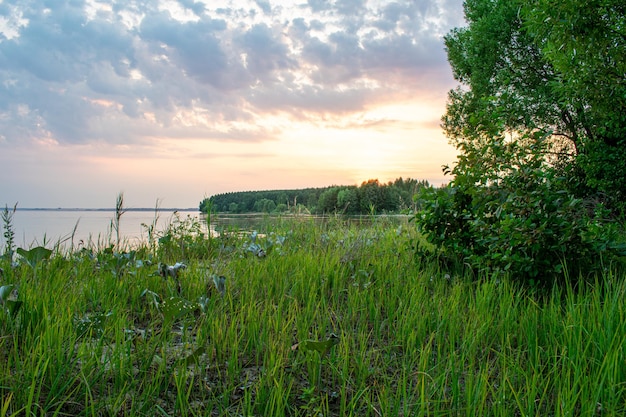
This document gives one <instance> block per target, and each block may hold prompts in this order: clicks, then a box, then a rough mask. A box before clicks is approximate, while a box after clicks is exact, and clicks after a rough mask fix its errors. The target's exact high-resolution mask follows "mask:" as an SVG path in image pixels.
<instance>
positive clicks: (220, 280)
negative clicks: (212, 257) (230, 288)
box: [212, 274, 226, 297]
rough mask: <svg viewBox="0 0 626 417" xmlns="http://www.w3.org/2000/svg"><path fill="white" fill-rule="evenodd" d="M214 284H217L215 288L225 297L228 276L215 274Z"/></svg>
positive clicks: (213, 276)
mask: <svg viewBox="0 0 626 417" xmlns="http://www.w3.org/2000/svg"><path fill="white" fill-rule="evenodd" d="M212 278H213V285H215V289H216V290H217V291H218V292H219V293H220V295H221V296H222V297H223V296H224V294H225V293H226V277H225V276H224V275H217V274H213V275H212Z"/></svg>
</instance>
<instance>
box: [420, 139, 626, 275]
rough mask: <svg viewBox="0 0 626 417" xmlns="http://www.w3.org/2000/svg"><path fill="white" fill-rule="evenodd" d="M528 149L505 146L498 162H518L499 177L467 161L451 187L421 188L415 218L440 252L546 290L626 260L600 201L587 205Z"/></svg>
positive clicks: (503, 168)
mask: <svg viewBox="0 0 626 417" xmlns="http://www.w3.org/2000/svg"><path fill="white" fill-rule="evenodd" d="M523 149H524V148H521V147H517V148H516V147H505V148H500V149H499V151H498V152H501V155H500V157H501V158H496V159H501V160H508V161H512V160H517V161H519V162H520V163H519V164H517V165H516V166H512V165H507V166H504V165H500V166H498V168H497V169H495V170H492V171H491V173H492V174H493V173H494V172H495V173H497V174H498V175H497V176H492V177H490V178H485V173H486V171H477V168H476V165H468V164H464V163H463V161H462V162H461V163H460V164H459V165H458V166H457V167H456V168H455V169H454V173H455V174H456V178H455V180H453V181H452V182H451V183H450V185H448V186H446V187H443V188H439V189H435V188H428V189H423V190H422V192H421V193H420V195H419V199H420V205H421V207H422V210H421V211H420V212H418V213H417V214H416V216H415V220H416V222H417V224H418V227H419V228H420V230H421V231H422V232H423V233H424V234H425V235H426V238H427V240H428V241H429V242H430V243H432V244H434V245H436V247H438V248H439V249H438V250H439V252H438V255H439V256H440V257H441V258H443V259H446V260H452V261H454V262H456V263H458V264H463V265H467V266H469V267H471V268H472V269H473V270H474V271H477V272H478V273H488V274H490V273H509V274H511V275H512V276H513V277H514V278H516V279H518V280H520V281H522V282H527V283H531V284H540V285H551V284H553V283H554V282H557V281H561V280H564V279H567V278H568V277H569V279H570V280H576V279H578V277H580V276H584V275H586V274H589V273H593V272H594V271H597V270H598V269H599V268H602V267H604V266H606V265H607V264H608V263H610V262H613V261H615V260H618V259H619V258H620V256H623V255H624V254H625V247H624V245H623V244H620V242H619V236H620V232H619V230H620V228H619V227H617V226H616V225H615V223H611V222H608V221H607V219H608V216H609V215H610V212H609V211H608V210H605V209H604V206H603V205H602V204H595V205H592V206H591V207H589V208H587V207H585V203H586V202H585V201H583V200H582V199H579V198H576V197H575V196H574V195H573V193H571V192H570V191H569V190H568V188H567V186H568V179H567V178H565V177H563V176H559V175H558V171H557V170H556V169H554V168H552V167H550V166H547V165H546V164H545V163H541V162H540V159H541V157H540V152H539V153H537V154H533V153H532V152H531V153H530V154H524V155H521V154H520V152H528V151H527V150H523ZM522 150H523V151H522ZM490 151H491V152H492V156H491V157H492V158H493V151H494V148H491V149H490ZM479 165H481V164H479ZM483 166H484V165H483ZM565 268H567V271H566V270H565Z"/></svg>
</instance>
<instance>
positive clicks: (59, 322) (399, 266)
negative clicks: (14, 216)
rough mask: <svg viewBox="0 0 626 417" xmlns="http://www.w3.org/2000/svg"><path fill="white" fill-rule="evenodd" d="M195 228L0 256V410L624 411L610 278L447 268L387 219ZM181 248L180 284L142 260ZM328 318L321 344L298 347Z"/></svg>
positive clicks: (174, 256) (178, 225) (624, 382)
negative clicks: (44, 257) (480, 274)
mask: <svg viewBox="0 0 626 417" xmlns="http://www.w3.org/2000/svg"><path fill="white" fill-rule="evenodd" d="M118 221H119V219H118ZM195 227H196V226H194V225H193V224H192V223H190V222H188V221H186V220H184V219H183V220H181V221H179V222H173V223H172V224H171V225H170V226H169V229H168V230H166V231H164V232H163V233H162V234H161V236H169V239H165V240H163V239H161V243H160V244H159V245H146V247H144V248H138V249H137V250H135V251H133V252H132V253H131V252H128V253H113V252H111V251H110V250H101V251H98V250H96V249H94V250H91V251H90V250H81V251H77V252H68V253H65V254H61V253H59V252H57V253H55V255H54V256H53V257H52V258H51V259H49V260H48V261H46V262H44V263H43V264H42V265H41V266H40V269H39V270H38V271H37V275H36V276H35V274H34V272H33V270H32V268H29V267H27V266H26V265H23V264H21V265H19V266H17V267H15V268H11V266H10V265H9V264H8V263H7V262H6V261H3V262H4V263H3V264H2V267H3V269H4V271H5V274H4V275H5V277H4V282H3V283H2V285H5V284H17V285H19V288H20V293H19V296H18V297H19V299H20V300H22V301H23V305H22V307H21V309H20V310H19V312H18V313H17V314H15V315H11V314H10V313H9V312H8V311H6V310H5V309H4V306H3V308H2V311H0V332H1V333H0V363H2V364H4V365H3V367H2V368H1V369H2V370H1V371H0V372H1V373H0V415H2V416H12V415H15V416H17V415H34V416H48V415H83V416H94V415H97V416H100V415H128V416H131V415H132V416H154V415H172V416H173V415H177V416H178V415H180V416H204V415H215V416H239V415H258V416H269V415H291V416H309V415H310V416H312V415H315V416H317V415H337V416H350V415H353V416H377V417H378V416H449V415H455V416H456V415H467V416H475V415H486V416H511V415H524V416H526V415H542V416H543V415H552V416H571V415H624V413H626V366H625V365H624V363H625V362H624V361H625V359H626V355H625V353H626V351H625V350H626V344H625V342H624V337H623V336H624V334H626V313H625V301H624V300H625V299H626V298H625V295H626V294H625V293H626V282H625V281H624V279H623V277H621V276H615V275H612V274H611V273H610V272H607V275H606V276H604V277H599V278H598V283H597V284H595V285H589V286H588V287H585V288H578V289H576V291H574V290H573V289H570V288H564V289H559V288H556V289H554V290H553V291H551V292H549V293H546V294H534V293H530V292H528V291H526V290H524V289H520V288H516V287H515V286H514V285H512V284H510V283H509V281H507V280H506V279H501V280H499V281H496V280H492V279H488V278H484V279H481V280H475V279H470V278H468V277H463V276H454V274H453V273H452V271H445V270H441V269H440V268H439V267H438V266H437V265H435V264H431V263H429V262H428V261H424V260H421V259H416V258H415V255H414V251H413V249H412V243H413V242H414V241H415V239H417V238H418V237H417V236H416V234H415V232H414V230H413V229H412V228H411V227H410V226H409V225H406V224H403V223H402V222H398V221H396V220H393V219H387V220H376V221H373V222H372V224H371V225H368V226H363V225H361V226H358V227H356V226H351V225H348V224H346V223H344V222H343V221H342V220H341V219H340V218H335V219H330V220H329V221H328V222H327V223H325V224H322V225H319V224H314V223H313V222H312V221H310V220H307V219H303V218H297V219H291V220H288V219H278V220H275V221H271V222H270V221H269V220H268V223H267V224H266V225H265V226H264V229H265V230H259V232H260V233H259V234H258V235H257V236H256V238H255V240H254V243H255V244H258V245H259V246H261V247H263V248H264V249H265V250H266V253H267V255H266V256H264V257H259V256H257V255H255V253H253V252H251V251H250V250H248V249H249V247H250V245H251V240H250V239H249V238H248V236H247V235H246V234H244V235H241V234H235V233H223V234H222V235H221V236H219V237H214V238H212V239H208V238H207V237H206V236H202V235H198V234H197V233H196V232H195V230H196V228H195ZM185 228H187V229H188V231H189V234H188V235H185V233H184V231H185ZM178 261H184V262H186V263H187V265H188V267H187V269H185V270H184V271H183V272H182V274H181V277H180V279H181V294H179V293H178V290H177V288H176V285H174V284H173V282H169V281H166V280H164V279H163V278H162V277H160V276H158V273H157V265H158V262H166V263H173V262H178ZM212 274H219V275H224V276H226V287H227V290H226V293H225V294H224V296H221V295H220V293H219V292H218V291H216V290H215V289H214V287H213V286H212V285H213V284H212V278H211V276H212ZM450 275H452V276H450ZM201 297H203V298H201ZM181 300H182V301H186V302H187V304H184V305H183V304H180V308H179V309H178V310H175V311H174V312H172V311H173V310H168V307H167V305H168V303H170V305H172V304H171V303H178V302H182V301H181ZM199 300H203V301H202V302H201V303H199V302H198V301H199ZM176 305H179V304H176ZM331 333H334V334H335V335H337V336H338V338H339V343H338V344H336V345H335V346H333V347H332V348H331V349H329V351H328V352H327V353H324V354H321V353H320V352H318V351H315V350H307V349H305V348H304V346H306V344H303V342H304V341H307V340H312V341H324V340H326V339H327V338H328V337H329V336H330V334H331Z"/></svg>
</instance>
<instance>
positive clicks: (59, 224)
mask: <svg viewBox="0 0 626 417" xmlns="http://www.w3.org/2000/svg"><path fill="white" fill-rule="evenodd" d="M157 216H158V218H157V219H156V228H155V230H156V231H157V235H158V232H162V231H164V230H166V229H167V227H168V226H169V225H170V224H172V223H173V222H174V220H176V218H179V219H181V220H185V219H188V218H191V219H194V220H198V221H199V222H200V224H201V225H202V227H203V228H204V232H207V224H206V218H205V217H204V215H202V214H201V213H200V212H199V211H198V210H195V209H194V210H176V211H174V210H166V209H160V210H159V212H158V213H157ZM114 217H115V212H114V211H113V210H23V209H22V210H19V209H18V210H17V211H16V212H15V214H14V215H13V222H12V224H13V231H14V232H15V238H14V239H15V245H16V246H17V247H22V248H25V249H26V248H31V247H34V246H40V245H41V246H46V247H48V248H52V247H53V246H54V245H55V244H57V243H58V242H61V245H62V247H65V248H68V247H70V245H71V244H72V243H73V244H74V247H77V246H78V245H79V244H81V241H82V243H83V244H89V243H91V244H94V245H96V246H98V247H102V246H105V245H107V244H109V243H114V242H115V241H116V237H115V231H113V230H112V229H111V223H112V220H113V218H114ZM301 217H302V218H303V219H304V218H309V219H313V220H314V221H316V222H324V221H326V220H327V219H328V217H326V216H301ZM390 217H398V218H399V219H404V220H403V221H404V222H406V216H390ZM371 220H372V217H371V216H356V217H351V218H346V221H349V222H350V223H352V224H362V225H365V224H369V223H370V222H371ZM400 221H402V220H400ZM154 222H155V212H154V210H145V211H127V212H125V213H124V214H123V215H122V218H121V220H120V239H121V240H122V241H123V242H125V243H127V244H129V245H131V246H133V245H137V244H139V243H141V242H145V241H146V240H147V238H148V231H147V227H146V226H149V225H152V224H153V223H154ZM267 225H268V216H267V215H264V214H219V215H217V216H214V217H212V218H211V224H210V226H209V227H208V229H209V230H210V232H211V233H212V234H214V235H215V234H217V233H218V232H220V231H222V230H226V231H228V230H231V229H238V230H250V231H251V230H259V231H260V232H263V231H264V230H263V229H264V227H266V226H267ZM3 227H4V225H0V228H3ZM3 233H4V229H3V230H2V234H3ZM0 235H1V234H0ZM72 235H73V236H72ZM4 246H5V240H4V237H3V236H0V253H4Z"/></svg>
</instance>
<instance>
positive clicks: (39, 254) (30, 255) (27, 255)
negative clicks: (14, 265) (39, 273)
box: [17, 246, 52, 270]
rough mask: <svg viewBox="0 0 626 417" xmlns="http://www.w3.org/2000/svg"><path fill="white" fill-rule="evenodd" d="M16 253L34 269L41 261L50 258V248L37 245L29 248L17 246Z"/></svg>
mask: <svg viewBox="0 0 626 417" xmlns="http://www.w3.org/2000/svg"><path fill="white" fill-rule="evenodd" d="M17 254H18V255H20V256H21V258H22V259H23V260H24V261H25V262H26V264H27V265H28V266H30V267H31V268H32V269H33V270H34V269H36V268H37V265H39V264H40V263H41V262H43V261H47V260H48V259H50V256H52V250H50V249H48V248H44V247H43V246H37V247H34V248H32V249H29V250H26V249H23V248H17Z"/></svg>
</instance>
